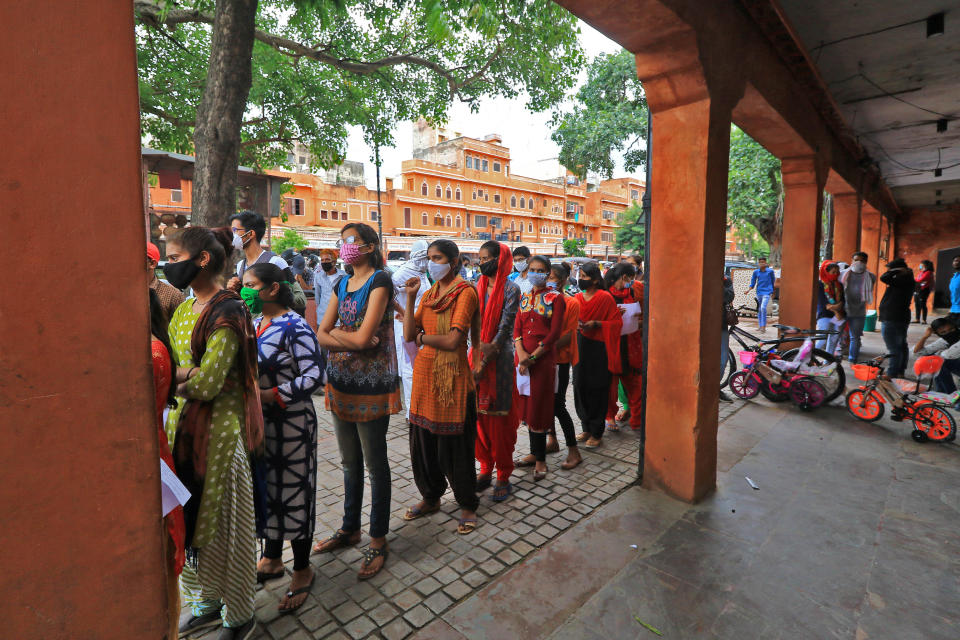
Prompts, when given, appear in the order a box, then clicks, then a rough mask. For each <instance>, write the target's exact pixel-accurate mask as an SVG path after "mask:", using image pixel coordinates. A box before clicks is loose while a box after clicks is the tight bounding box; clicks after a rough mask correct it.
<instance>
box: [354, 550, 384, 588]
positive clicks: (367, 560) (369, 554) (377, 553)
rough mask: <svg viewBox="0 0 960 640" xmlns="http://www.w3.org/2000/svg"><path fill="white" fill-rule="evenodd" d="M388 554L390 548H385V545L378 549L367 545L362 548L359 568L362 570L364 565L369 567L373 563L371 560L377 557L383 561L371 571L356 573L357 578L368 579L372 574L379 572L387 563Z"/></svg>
mask: <svg viewBox="0 0 960 640" xmlns="http://www.w3.org/2000/svg"><path fill="white" fill-rule="evenodd" d="M389 555H390V550H389V549H387V545H383V546H382V547H380V548H379V549H375V548H373V547H367V548H366V549H364V550H363V562H361V563H360V570H361V571H362V570H363V568H364V567H369V566H370V565H371V564H373V561H374V560H376V559H377V558H383V562H381V563H380V568H379V569H377V570H376V571H374V572H373V573H358V574H357V580H369V579H370V578H372V577H373V576H375V575H377V574H378V573H380V571H381V570H382V569H383V567H384V566H385V565H386V564H387V556H389Z"/></svg>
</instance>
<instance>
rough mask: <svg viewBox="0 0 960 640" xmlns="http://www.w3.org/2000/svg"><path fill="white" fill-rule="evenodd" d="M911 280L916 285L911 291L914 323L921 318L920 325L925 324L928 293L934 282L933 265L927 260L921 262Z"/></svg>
mask: <svg viewBox="0 0 960 640" xmlns="http://www.w3.org/2000/svg"><path fill="white" fill-rule="evenodd" d="M913 279H914V281H916V283H917V286H916V289H914V291H913V310H914V312H916V314H917V319H916V321H915V322H920V318H921V316H922V317H923V322H922V323H921V324H927V298H929V297H930V292H931V291H933V285H934V282H935V281H936V278H934V275H933V263H932V262H930V261H929V260H923V261H921V262H920V267H919V268H918V269H917V273H916V275H915V276H913Z"/></svg>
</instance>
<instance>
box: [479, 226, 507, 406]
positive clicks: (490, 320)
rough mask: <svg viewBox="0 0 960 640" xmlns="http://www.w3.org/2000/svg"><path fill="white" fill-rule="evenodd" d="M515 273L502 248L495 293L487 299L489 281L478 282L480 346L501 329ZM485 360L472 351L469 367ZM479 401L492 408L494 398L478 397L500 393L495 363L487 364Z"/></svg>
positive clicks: (505, 250)
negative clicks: (509, 283)
mask: <svg viewBox="0 0 960 640" xmlns="http://www.w3.org/2000/svg"><path fill="white" fill-rule="evenodd" d="M512 270H513V254H512V253H511V252H510V248H509V247H508V246H507V245H505V244H501V245H500V255H499V256H497V275H496V276H495V277H494V281H493V291H492V292H491V293H490V295H489V296H487V295H486V294H487V288H488V287H489V286H490V278H488V277H487V276H484V275H481V276H480V278H479V279H478V280H477V297H478V298H479V300H480V306H479V309H478V312H479V314H480V342H488V343H489V342H493V339H494V337H496V335H497V329H498V328H499V326H500V320H501V318H502V317H503V296H504V290H505V289H506V288H507V279H508V277H509V276H510V273H511V271H512ZM480 357H482V356H481V354H480V353H479V351H477V349H476V347H475V346H474V347H472V348H471V349H470V360H469V362H470V365H471V366H474V362H476V360H475V359H476V358H480ZM488 357H489V358H490V360H496V359H497V358H498V357H499V355H498V354H494V355H491V356H488ZM478 382H479V383H481V384H478V385H477V394H478V398H477V401H478V403H479V405H480V407H482V408H483V407H487V406H489V405H491V404H493V400H494V398H490V397H479V396H482V395H489V394H496V392H497V367H496V365H495V363H494V362H487V363H486V365H485V366H484V369H483V377H482V378H481V379H480V380H478Z"/></svg>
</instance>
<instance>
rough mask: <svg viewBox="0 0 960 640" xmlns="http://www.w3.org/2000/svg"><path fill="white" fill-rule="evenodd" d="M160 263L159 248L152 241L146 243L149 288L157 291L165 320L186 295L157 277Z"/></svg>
mask: <svg viewBox="0 0 960 640" xmlns="http://www.w3.org/2000/svg"><path fill="white" fill-rule="evenodd" d="M159 263H160V249H158V248H157V245H155V244H153V243H152V242H148V243H147V272H148V276H147V277H148V278H149V279H150V288H151V289H153V290H154V291H156V292H157V298H158V299H159V300H160V306H161V307H163V315H165V316H166V317H167V322H169V321H170V318H172V317H173V312H174V311H176V310H177V307H179V306H180V303H181V302H183V301H184V300H185V299H186V297H185V296H184V295H183V292H182V291H180V289H177V288H176V287H175V286H173V285H172V284H169V283H167V282H164V281H163V280H161V279H160V278H158V277H157V265H158V264H159Z"/></svg>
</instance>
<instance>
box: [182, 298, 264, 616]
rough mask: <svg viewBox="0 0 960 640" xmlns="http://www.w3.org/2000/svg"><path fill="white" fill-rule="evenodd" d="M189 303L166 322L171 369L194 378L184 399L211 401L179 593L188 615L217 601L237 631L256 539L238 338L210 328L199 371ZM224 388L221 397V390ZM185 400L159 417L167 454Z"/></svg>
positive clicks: (247, 601)
mask: <svg viewBox="0 0 960 640" xmlns="http://www.w3.org/2000/svg"><path fill="white" fill-rule="evenodd" d="M199 317H200V316H199V314H197V313H195V312H194V310H193V299H192V298H191V299H188V300H186V301H185V302H184V303H183V304H181V305H180V306H179V307H177V310H176V312H174V314H173V318H171V319H170V331H169V333H170V345H171V346H172V347H173V353H174V359H175V360H176V362H177V366H180V367H196V366H199V369H200V370H199V371H198V372H197V373H196V374H195V375H194V376H193V377H192V378H190V380H189V381H188V382H187V390H188V391H187V393H188V395H189V396H190V397H191V398H195V399H198V400H206V401H213V413H212V417H211V421H210V440H209V444H208V446H207V473H206V476H205V478H204V485H203V495H202V496H194V497H192V498H191V500H193V499H200V510H199V514H198V516H197V527H196V531H195V532H194V536H193V542H192V546H193V547H196V548H197V549H199V552H198V555H197V571H193V570H192V569H191V568H190V567H189V566H187V567H184V571H183V575H182V576H181V586H182V587H183V590H184V595H185V596H186V599H187V601H188V602H189V603H190V605H191V607H192V610H193V613H194V614H195V615H199V614H200V613H206V612H207V611H210V610H212V609H214V608H219V607H220V604H221V602H222V603H223V604H224V605H225V609H224V611H223V616H224V621H225V622H226V624H227V626H239V625H241V624H243V623H245V622H246V621H247V620H249V619H250V617H251V616H252V615H253V596H254V587H255V584H256V532H255V523H254V519H255V518H254V509H253V491H252V487H253V481H252V478H251V475H250V464H249V461H248V457H247V452H246V447H245V444H244V438H243V429H242V428H241V420H242V419H243V415H244V402H243V392H242V380H241V376H240V370H239V366H238V363H237V353H238V351H239V344H240V343H239V338H238V337H237V335H236V334H235V333H234V332H233V331H231V330H230V329H218V330H217V331H215V332H214V333H213V335H212V336H211V337H210V338H209V339H208V340H207V348H206V351H205V352H204V354H203V358H202V360H201V362H200V363H199V365H198V364H197V363H196V362H194V361H193V355H192V353H191V350H190V338H191V337H192V335H193V328H194V326H195V325H196V323H197V320H198V319H199ZM226 382H230V383H231V384H230V385H228V386H229V387H230V389H229V390H224V389H223V386H224V384H225V383H226ZM185 403H186V400H184V399H183V398H177V406H176V408H175V409H171V410H170V413H169V415H168V416H167V424H166V431H167V438H168V439H169V441H170V446H171V447H173V439H174V435H175V434H176V430H177V422H178V420H179V419H180V413H181V411H182V410H183V406H184V404H185Z"/></svg>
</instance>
